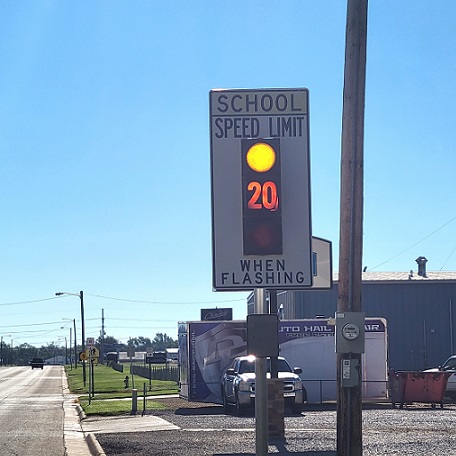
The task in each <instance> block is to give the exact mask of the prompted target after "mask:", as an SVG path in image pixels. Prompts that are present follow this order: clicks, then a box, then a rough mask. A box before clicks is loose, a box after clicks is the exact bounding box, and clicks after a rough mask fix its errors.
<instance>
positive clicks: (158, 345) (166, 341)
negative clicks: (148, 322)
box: [152, 333, 178, 351]
mask: <svg viewBox="0 0 456 456" xmlns="http://www.w3.org/2000/svg"><path fill="white" fill-rule="evenodd" d="M176 347H178V344H177V340H174V339H173V338H172V337H170V336H168V335H167V334H166V333H165V334H163V333H157V334H156V336H155V337H154V340H153V341H152V348H153V349H154V350H155V351H164V350H165V349H167V348H176Z"/></svg>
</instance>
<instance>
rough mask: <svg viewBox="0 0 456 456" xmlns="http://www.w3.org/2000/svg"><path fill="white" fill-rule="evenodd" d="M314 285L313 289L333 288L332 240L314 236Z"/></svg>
mask: <svg viewBox="0 0 456 456" xmlns="http://www.w3.org/2000/svg"><path fill="white" fill-rule="evenodd" d="M312 251H313V262H312V266H313V285H312V289H316V288H319V289H330V288H332V248H331V241H328V240H326V239H322V238H319V237H315V236H312Z"/></svg>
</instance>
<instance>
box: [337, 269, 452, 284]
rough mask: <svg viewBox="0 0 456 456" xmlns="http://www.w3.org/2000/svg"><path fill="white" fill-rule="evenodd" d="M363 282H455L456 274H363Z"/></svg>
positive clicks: (443, 272)
mask: <svg viewBox="0 0 456 456" xmlns="http://www.w3.org/2000/svg"><path fill="white" fill-rule="evenodd" d="M333 280H334V281H335V282H337V281H338V280H339V273H338V272H335V273H334V275H333ZM362 280H363V282H398V281H399V282H401V281H402V282H410V281H422V282H437V281H438V282H456V272H454V271H436V272H434V271H428V272H426V276H424V277H423V276H420V275H418V273H417V272H416V271H409V272H370V271H366V272H363V276H362Z"/></svg>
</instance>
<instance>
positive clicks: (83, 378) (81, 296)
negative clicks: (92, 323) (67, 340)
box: [55, 291, 87, 387]
mask: <svg viewBox="0 0 456 456" xmlns="http://www.w3.org/2000/svg"><path fill="white" fill-rule="evenodd" d="M55 295H56V296H63V295H70V296H79V299H80V301H81V326H82V329H81V336H82V344H81V346H82V351H83V352H85V350H86V343H85V324H84V292H83V291H80V292H79V294H76V293H67V292H66V291H58V292H57V293H55ZM73 322H74V320H73ZM74 351H75V353H74V354H75V360H74V363H75V365H76V363H77V361H76V323H74ZM82 380H83V382H84V387H85V386H86V383H87V376H86V365H85V361H82Z"/></svg>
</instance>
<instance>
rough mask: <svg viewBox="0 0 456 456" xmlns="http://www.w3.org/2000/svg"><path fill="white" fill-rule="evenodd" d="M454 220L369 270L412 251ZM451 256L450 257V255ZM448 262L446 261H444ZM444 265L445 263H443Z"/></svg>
mask: <svg viewBox="0 0 456 456" xmlns="http://www.w3.org/2000/svg"><path fill="white" fill-rule="evenodd" d="M454 220H456V217H453V218H452V219H451V220H449V221H448V222H446V223H444V224H443V225H442V226H441V227H440V228H437V229H436V230H434V231H433V232H432V233H431V234H428V235H427V236H425V237H424V238H423V239H421V240H419V241H418V242H415V244H413V245H411V246H410V247H407V248H406V249H405V250H402V252H400V253H398V254H397V255H394V256H392V257H391V258H390V259H389V260H386V261H384V262H383V263H380V264H377V265H376V266H374V267H373V268H370V269H369V270H370V271H372V270H373V269H377V268H378V267H380V266H383V265H384V264H386V263H389V262H390V261H391V260H394V258H397V257H398V256H401V255H402V254H403V253H405V252H407V251H409V250H410V249H413V247H415V246H417V245H418V244H420V243H421V242H423V241H425V240H426V239H428V238H430V237H431V236H432V235H434V234H435V233H437V232H438V231H440V230H441V229H442V228H444V227H445V226H447V225H449V224H450V223H451V222H453V221H454ZM450 256H451V255H450ZM446 261H448V259H447V260H446ZM445 263H446V262H445ZM442 267H443V266H442Z"/></svg>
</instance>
